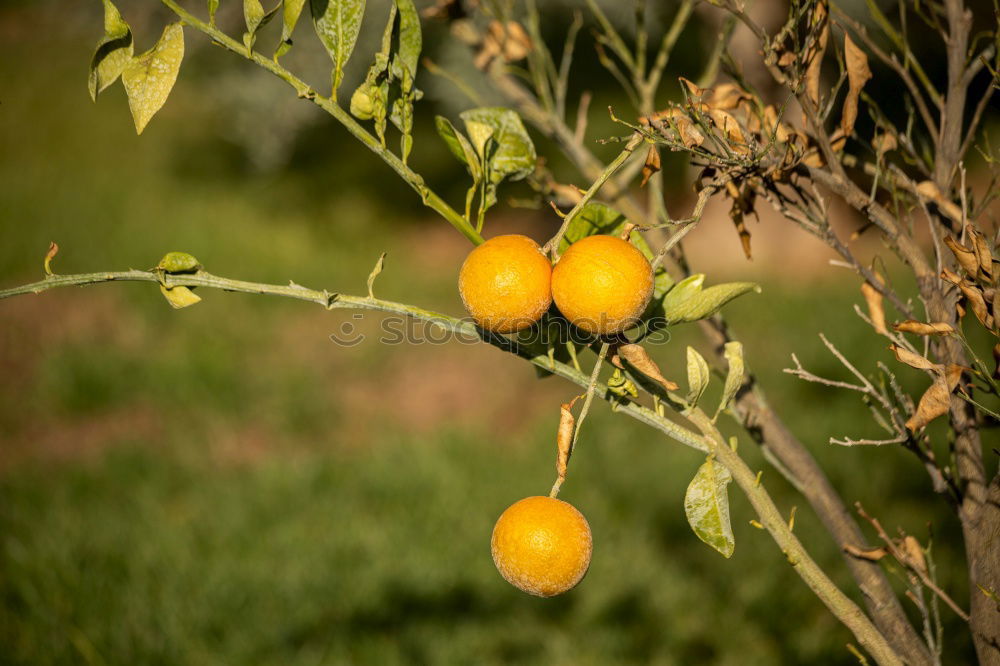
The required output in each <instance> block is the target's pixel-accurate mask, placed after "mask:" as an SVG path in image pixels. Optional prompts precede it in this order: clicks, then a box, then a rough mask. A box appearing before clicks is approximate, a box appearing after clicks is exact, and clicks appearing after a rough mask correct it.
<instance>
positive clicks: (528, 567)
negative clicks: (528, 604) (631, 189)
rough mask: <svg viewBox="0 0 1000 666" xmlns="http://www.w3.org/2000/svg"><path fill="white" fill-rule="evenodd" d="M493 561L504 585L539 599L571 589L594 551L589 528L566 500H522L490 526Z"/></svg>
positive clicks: (531, 498) (547, 498) (582, 575)
mask: <svg viewBox="0 0 1000 666" xmlns="http://www.w3.org/2000/svg"><path fill="white" fill-rule="evenodd" d="M491 547H492V551H493V563H494V564H496V567H497V570H498V571H499V572H500V575H501V576H503V577H504V578H505V579H506V580H507V582H508V583H510V584H511V585H513V586H514V587H516V588H518V589H519V590H522V591H523V592H527V593H528V594H533V595H535V596H538V597H554V596H555V595H557V594H562V593H563V592H566V591H567V590H570V589H572V588H573V587H574V586H576V584H577V583H579V582H580V581H581V580H582V579H583V577H584V575H585V574H586V573H587V568H588V567H589V566H590V556H591V553H592V552H593V539H592V537H591V534H590V525H589V524H587V519H586V518H584V517H583V514H582V513H580V512H579V511H577V509H576V508H575V507H574V506H573V505H572V504H569V503H567V502H564V501H562V500H560V499H555V498H552V497H526V498H524V499H523V500H520V501H518V502H515V503H514V504H511V505H510V506H509V507H507V510H506V511H504V512H503V513H502V514H501V515H500V518H499V520H497V524H496V526H494V528H493V539H492V541H491Z"/></svg>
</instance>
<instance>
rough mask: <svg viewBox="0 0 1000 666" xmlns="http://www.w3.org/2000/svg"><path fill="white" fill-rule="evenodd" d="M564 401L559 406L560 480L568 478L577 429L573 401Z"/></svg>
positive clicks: (558, 460)
mask: <svg viewBox="0 0 1000 666" xmlns="http://www.w3.org/2000/svg"><path fill="white" fill-rule="evenodd" d="M574 402H576V398H574V399H573V400H572V401H571V402H567V403H564V404H563V405H561V406H560V407H559V430H558V431H557V432H556V446H557V447H558V452H557V453H556V474H557V475H558V477H559V479H560V480H563V479H565V478H566V470H567V468H568V466H569V457H570V454H571V453H572V452H573V432H574V431H575V430H576V418H575V417H574V416H573V412H572V411H570V410H572V409H573V403H574Z"/></svg>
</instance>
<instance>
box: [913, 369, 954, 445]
mask: <svg viewBox="0 0 1000 666" xmlns="http://www.w3.org/2000/svg"><path fill="white" fill-rule="evenodd" d="M961 376H962V366H959V365H954V364H952V365H949V366H948V369H947V370H946V371H945V372H941V373H939V374H938V376H937V378H935V380H934V383H933V384H931V386H930V388H928V389H927V390H926V391H925V392H924V394H923V395H922V396H920V402H919V403H918V404H917V411H916V412H915V413H914V414H913V416H911V417H910V418H909V420H907V422H906V427H907V428H909V429H910V432H916V431H917V430H919V429H920V428H923V427H924V426H925V425H927V424H928V423H930V422H931V421H933V420H934V419H936V418H937V417H939V416H942V415H944V414H947V413H948V407H949V405H950V402H951V392H952V391H954V390H955V387H956V386H958V380H959V378H961Z"/></svg>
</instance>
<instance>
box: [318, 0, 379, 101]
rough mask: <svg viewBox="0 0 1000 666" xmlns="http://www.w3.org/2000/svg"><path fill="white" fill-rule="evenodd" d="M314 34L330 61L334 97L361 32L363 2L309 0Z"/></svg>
mask: <svg viewBox="0 0 1000 666" xmlns="http://www.w3.org/2000/svg"><path fill="white" fill-rule="evenodd" d="M309 9H310V11H311V12H312V18H313V26H314V27H315V28H316V34H317V35H319V39H320V41H321V42H323V46H324V47H326V51H327V53H329V54H330V59H331V60H333V76H332V78H333V93H334V94H335V95H336V93H337V89H338V88H340V82H341V80H342V79H343V78H344V66H345V65H346V64H347V61H348V59H349V58H350V57H351V53H352V52H353V51H354V45H355V43H356V42H357V41H358V34H359V33H360V32H361V19H362V17H363V16H364V13H365V0H309Z"/></svg>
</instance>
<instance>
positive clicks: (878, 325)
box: [861, 282, 889, 335]
mask: <svg viewBox="0 0 1000 666" xmlns="http://www.w3.org/2000/svg"><path fill="white" fill-rule="evenodd" d="M861 294H862V295H863V296H864V297H865V302H866V303H867V304H868V317H869V318H870V319H871V320H872V327H873V328H874V329H875V332H876V333H878V334H879V335H888V334H889V330H888V329H887V328H886V327H885V309H884V308H883V307H882V293H881V292H880V291H879V290H878V289H876V288H875V287H873V286H872V285H871V284H869V283H868V282H862V283H861Z"/></svg>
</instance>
